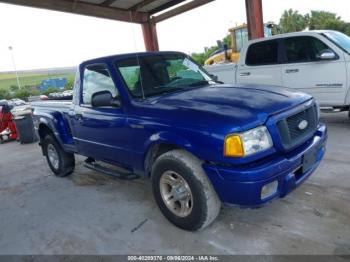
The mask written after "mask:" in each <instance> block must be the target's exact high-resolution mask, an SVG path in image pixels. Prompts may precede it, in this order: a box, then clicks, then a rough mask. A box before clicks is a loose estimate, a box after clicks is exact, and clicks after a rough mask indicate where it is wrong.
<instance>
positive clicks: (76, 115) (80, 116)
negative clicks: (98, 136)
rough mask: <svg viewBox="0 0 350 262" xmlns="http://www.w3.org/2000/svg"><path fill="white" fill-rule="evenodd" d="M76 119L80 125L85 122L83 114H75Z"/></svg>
mask: <svg viewBox="0 0 350 262" xmlns="http://www.w3.org/2000/svg"><path fill="white" fill-rule="evenodd" d="M74 117H75V119H76V120H77V121H78V122H79V123H82V122H83V114H82V113H75V116H74Z"/></svg>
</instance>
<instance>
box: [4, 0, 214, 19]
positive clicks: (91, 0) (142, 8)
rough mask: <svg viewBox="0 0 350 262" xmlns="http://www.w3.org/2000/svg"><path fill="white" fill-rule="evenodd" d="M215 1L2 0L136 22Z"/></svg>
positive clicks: (160, 17) (162, 16)
mask: <svg viewBox="0 0 350 262" xmlns="http://www.w3.org/2000/svg"><path fill="white" fill-rule="evenodd" d="M212 1H214V0H192V1H189V2H187V3H184V4H183V5H180V6H178V7H176V8H173V9H171V10H168V11H166V10H167V9H169V8H172V7H174V6H175V5H178V4H180V3H182V2H185V0H45V1H42V0H0V2H3V3H8V4H15V5H22V6H28V7H37V8H43V9H49V10H54V11H62V12H68V13H75V14H80V15H88V16H95V17H100V18H107V19H113V20H119V21H124V22H132V23H140V24H142V23H145V22H148V21H149V20H150V18H151V16H152V15H154V14H156V13H158V12H163V11H166V12H164V13H162V14H161V15H160V16H159V17H157V16H153V17H152V19H154V22H160V21H163V20H165V19H168V18H170V17H173V16H175V15H178V14H180V13H183V12H186V11H188V10H191V9H194V8H196V7H199V6H201V5H204V4H206V3H209V2H212Z"/></svg>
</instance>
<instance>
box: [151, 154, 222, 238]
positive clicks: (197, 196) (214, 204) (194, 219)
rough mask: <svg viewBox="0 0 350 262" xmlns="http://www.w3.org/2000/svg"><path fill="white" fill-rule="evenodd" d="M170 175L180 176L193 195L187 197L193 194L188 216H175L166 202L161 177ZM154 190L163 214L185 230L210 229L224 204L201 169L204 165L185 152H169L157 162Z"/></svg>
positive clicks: (153, 177)
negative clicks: (173, 173)
mask: <svg viewBox="0 0 350 262" xmlns="http://www.w3.org/2000/svg"><path fill="white" fill-rule="evenodd" d="M169 172H175V173H176V174H179V175H180V177H181V179H183V180H185V182H186V183H187V185H186V186H188V188H189V189H190V191H189V192H190V193H191V194H187V195H191V201H190V202H189V203H190V205H189V206H191V210H190V211H188V212H190V213H189V214H187V215H186V216H178V215H176V214H175V213H174V212H173V211H172V210H171V208H169V207H168V206H167V204H166V203H165V200H163V197H162V193H161V191H162V189H161V187H162V183H161V178H162V176H164V175H165V174H167V173H168V174H169ZM175 177H176V175H175ZM182 182H183V181H182ZM152 190H153V195H154V198H155V200H156V202H157V204H158V206H159V208H160V210H161V212H162V213H163V215H164V216H165V217H166V218H167V219H168V220H169V221H170V222H171V223H173V224H174V225H176V226H177V227H179V228H182V229H184V230H188V231H196V230H200V229H203V228H205V227H207V226H209V225H210V224H211V223H212V222H213V221H214V220H215V218H216V217H217V216H218V214H219V212H220V207H221V202H220V200H219V198H218V196H217V194H216V192H215V190H214V188H213V186H212V184H211V182H210V181H209V179H208V177H207V175H206V174H205V172H204V170H203V169H202V162H201V161H200V160H198V159H197V158H196V157H194V156H193V155H191V154H190V153H188V152H186V151H184V150H173V151H169V152H167V153H165V154H163V155H161V156H160V157H159V158H158V159H157V160H156V162H155V163H154V165H153V167H152ZM176 192H177V191H176ZM169 199H171V197H169ZM173 199H175V198H173ZM186 206H187V205H186ZM175 209H176V207H175ZM179 209H181V207H180V208H179ZM175 211H176V210H175ZM185 214H186V213H185Z"/></svg>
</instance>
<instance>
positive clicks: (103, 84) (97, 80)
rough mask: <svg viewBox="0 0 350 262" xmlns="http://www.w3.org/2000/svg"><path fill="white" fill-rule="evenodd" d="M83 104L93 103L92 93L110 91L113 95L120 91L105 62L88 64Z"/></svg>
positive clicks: (85, 71) (115, 95)
mask: <svg viewBox="0 0 350 262" xmlns="http://www.w3.org/2000/svg"><path fill="white" fill-rule="evenodd" d="M83 75H84V76H83V79H82V81H83V90H82V104H83V105H87V106H89V105H91V98H92V95H93V94H94V93H96V92H99V91H109V92H111V94H112V96H113V97H118V95H119V93H118V90H117V88H116V86H115V85H114V82H113V80H112V77H111V75H110V73H109V71H108V69H107V66H106V65H104V64H93V65H88V66H86V67H85V69H84V74H83Z"/></svg>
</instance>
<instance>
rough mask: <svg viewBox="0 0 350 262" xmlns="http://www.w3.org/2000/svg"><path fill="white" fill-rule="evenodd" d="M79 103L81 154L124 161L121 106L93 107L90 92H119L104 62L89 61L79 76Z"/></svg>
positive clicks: (77, 136)
mask: <svg viewBox="0 0 350 262" xmlns="http://www.w3.org/2000/svg"><path fill="white" fill-rule="evenodd" d="M81 81H82V83H81V91H80V103H79V106H76V107H75V108H74V118H73V119H74V122H75V123H74V126H75V128H74V129H75V137H74V139H75V141H76V144H77V148H78V152H79V153H80V154H82V155H85V156H89V157H93V158H96V159H97V160H105V161H109V162H114V163H121V164H122V163H124V154H123V153H124V147H123V145H125V144H126V142H125V140H126V139H127V138H128V131H127V128H126V116H125V114H124V112H123V109H122V107H120V108H116V107H92V106H91V98H92V95H93V94H94V93H96V92H98V91H105V90H107V91H110V92H111V93H112V96H113V97H116V98H117V97H118V96H119V92H118V89H117V88H116V86H115V85H114V82H113V80H112V78H111V74H110V72H109V70H108V68H107V66H106V65H105V64H93V65H88V66H86V67H85V68H84V70H83V75H82V77H81Z"/></svg>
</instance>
